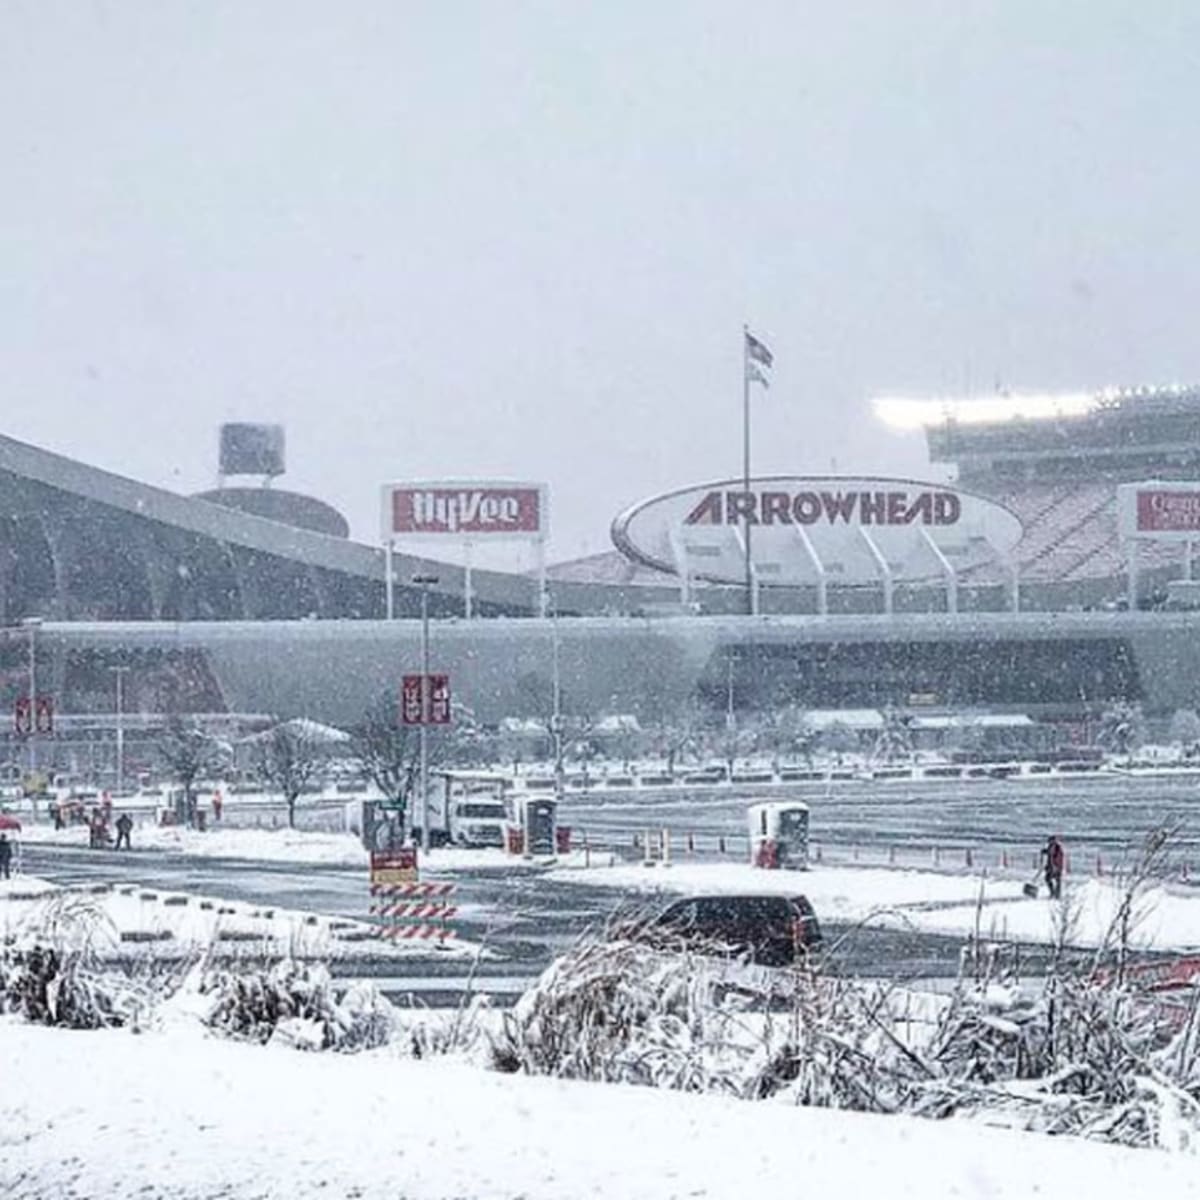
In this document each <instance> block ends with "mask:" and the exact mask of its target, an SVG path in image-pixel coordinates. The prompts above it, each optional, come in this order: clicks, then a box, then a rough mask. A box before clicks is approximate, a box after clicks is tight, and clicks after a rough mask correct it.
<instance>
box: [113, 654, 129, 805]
mask: <svg viewBox="0 0 1200 1200" xmlns="http://www.w3.org/2000/svg"><path fill="white" fill-rule="evenodd" d="M110 670H111V671H112V673H113V675H114V676H116V680H117V789H116V794H117V795H118V796H119V795H121V793H122V792H124V790H125V688H124V679H125V675H126V674H127V673H128V671H129V668H128V667H111V668H110Z"/></svg>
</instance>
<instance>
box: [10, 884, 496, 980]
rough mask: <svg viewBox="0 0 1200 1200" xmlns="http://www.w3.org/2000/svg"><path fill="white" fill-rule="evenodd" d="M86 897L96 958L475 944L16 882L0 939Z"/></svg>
mask: <svg viewBox="0 0 1200 1200" xmlns="http://www.w3.org/2000/svg"><path fill="white" fill-rule="evenodd" d="M60 896H72V897H80V896H82V897H86V898H87V899H88V900H90V901H91V902H92V903H93V904H94V905H95V909H96V912H97V915H98V917H99V918H100V919H99V920H98V921H97V922H96V925H95V936H94V938H93V940H92V945H93V947H94V949H95V951H96V953H97V954H98V955H99V956H100V957H101V958H103V959H115V958H120V959H128V958H131V957H136V956H139V955H141V956H152V957H157V958H176V957H184V956H187V955H189V954H191V953H193V952H194V951H196V950H202V949H205V948H206V947H208V946H213V947H214V948H215V949H216V950H217V951H218V952H226V953H228V954H230V955H234V954H236V953H237V952H238V951H239V950H246V951H249V952H251V953H254V954H266V955H272V956H282V957H292V958H305V959H310V958H318V959H319V958H336V959H339V960H344V959H348V958H382V957H389V958H390V957H397V958H405V959H411V958H431V957H437V958H471V957H474V956H475V955H476V954H477V953H479V952H480V947H479V946H478V945H476V944H475V943H474V942H469V941H465V940H461V939H458V938H452V939H449V940H447V941H446V942H445V943H443V944H441V945H438V944H437V943H436V942H433V941H422V940H414V941H404V940H399V941H396V942H394V943H393V942H389V941H386V940H384V939H381V938H378V937H376V936H374V927H373V926H372V925H370V924H368V923H367V922H365V921H354V920H350V919H348V918H345V917H327V916H321V915H318V914H317V913H311V912H304V911H302V910H299V909H287V908H278V907H274V906H266V905H253V904H246V903H242V902H240V901H230V900H221V899H217V898H214V897H208V896H199V895H195V894H193V893H188V892H167V891H162V890H161V889H159V888H153V887H150V888H147V887H142V886H140V885H136V884H121V885H119V886H116V887H113V886H111V885H107V884H100V885H96V886H94V887H88V888H80V889H71V888H56V887H55V886H54V885H53V884H50V883H47V882H46V881H45V880H43V879H36V878H33V877H28V876H23V877H21V878H19V879H14V880H12V881H11V882H9V883H0V937H7V936H9V935H15V934H18V933H20V932H21V931H22V930H24V929H32V928H36V927H38V926H39V925H41V924H43V923H44V921H45V919H46V917H47V916H48V914H49V913H50V911H51V906H52V905H53V904H54V902H55V899H56V897H60Z"/></svg>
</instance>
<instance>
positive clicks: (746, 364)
mask: <svg viewBox="0 0 1200 1200" xmlns="http://www.w3.org/2000/svg"><path fill="white" fill-rule="evenodd" d="M749 339H750V329H749V327H748V326H745V325H743V326H742V505H743V507H742V549H743V550H744V552H745V555H746V613H747V615H749V616H753V615H754V609H755V607H756V606H755V603H754V562H753V559H752V558H751V556H750V353H749V345H750V340H749Z"/></svg>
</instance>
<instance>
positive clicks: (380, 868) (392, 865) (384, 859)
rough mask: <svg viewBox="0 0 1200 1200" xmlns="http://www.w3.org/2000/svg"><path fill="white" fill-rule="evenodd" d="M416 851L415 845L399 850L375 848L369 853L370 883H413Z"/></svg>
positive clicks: (415, 877)
mask: <svg viewBox="0 0 1200 1200" xmlns="http://www.w3.org/2000/svg"><path fill="white" fill-rule="evenodd" d="M416 879H417V851H416V847H415V846H409V847H406V848H405V849H401V850H376V851H373V852H372V853H371V883H372V884H376V885H378V884H397V883H415V882H416Z"/></svg>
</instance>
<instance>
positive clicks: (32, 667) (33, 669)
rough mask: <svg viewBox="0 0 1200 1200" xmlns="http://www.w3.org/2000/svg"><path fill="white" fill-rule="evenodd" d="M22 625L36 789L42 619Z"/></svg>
mask: <svg viewBox="0 0 1200 1200" xmlns="http://www.w3.org/2000/svg"><path fill="white" fill-rule="evenodd" d="M21 625H22V627H23V628H25V629H28V630H29V785H30V787H35V788H36V781H35V780H34V778H33V777H34V775H35V774H36V773H37V631H38V630H39V629H40V628H41V625H42V618H41V617H25V618H24V620H22V622H21ZM31 795H32V797H33V815H34V818H35V819H36V818H37V792H36V791H34V792H32V793H31Z"/></svg>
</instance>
